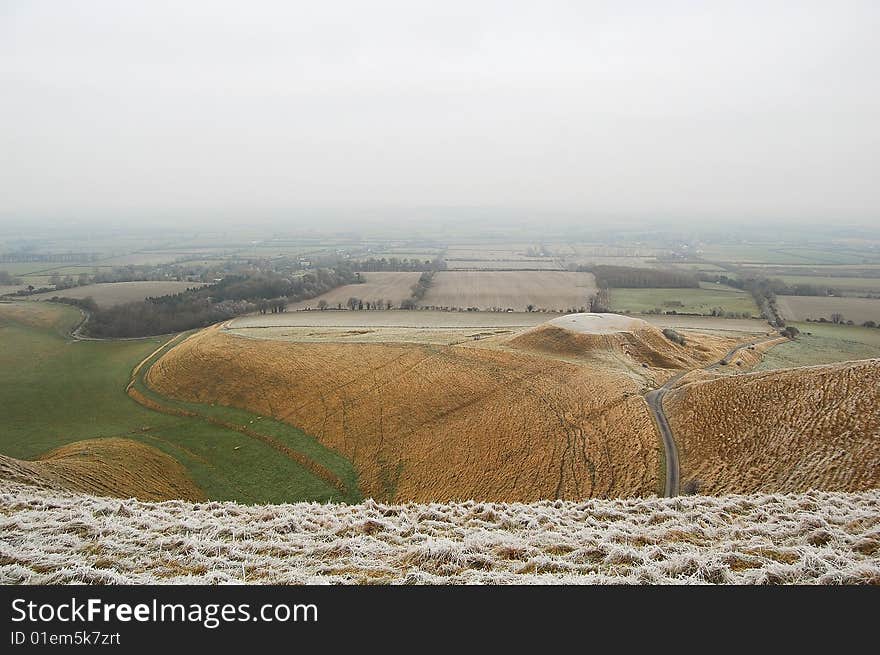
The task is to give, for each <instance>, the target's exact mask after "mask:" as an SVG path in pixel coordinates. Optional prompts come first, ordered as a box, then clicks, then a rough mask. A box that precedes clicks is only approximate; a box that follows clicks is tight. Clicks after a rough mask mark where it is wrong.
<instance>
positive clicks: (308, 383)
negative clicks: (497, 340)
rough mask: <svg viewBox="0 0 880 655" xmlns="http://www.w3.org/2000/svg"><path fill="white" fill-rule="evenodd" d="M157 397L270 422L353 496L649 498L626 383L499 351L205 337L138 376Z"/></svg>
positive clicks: (647, 437) (645, 414)
mask: <svg viewBox="0 0 880 655" xmlns="http://www.w3.org/2000/svg"><path fill="white" fill-rule="evenodd" d="M146 381H147V383H148V385H149V386H150V387H151V388H152V389H154V390H155V391H157V392H158V393H160V394H162V395H164V396H167V397H171V398H175V399H178V400H183V401H191V402H200V403H217V404H220V405H226V406H232V407H238V408H242V409H247V410H249V411H252V412H255V413H257V414H260V415H262V416H271V417H274V418H276V419H279V420H282V421H287V422H288V423H290V424H292V425H294V426H296V427H298V428H300V429H302V430H303V431H304V432H306V433H308V434H310V435H312V436H313V437H315V438H316V439H317V440H318V441H320V442H321V443H322V444H323V445H325V446H327V447H329V448H332V449H334V450H335V451H337V452H338V453H340V454H342V455H343V456H344V457H346V458H348V459H349V460H350V461H351V462H352V463H353V465H354V466H355V468H356V470H357V472H358V483H359V487H360V490H361V492H362V493H363V495H364V496H367V497H373V498H376V499H382V500H388V501H426V502H427V501H444V500H456V499H462V498H477V499H480V500H498V501H532V500H540V499H545V498H568V499H581V498H588V497H594V496H605V497H608V496H638V495H647V494H653V493H656V492H657V490H658V485H659V481H658V474H659V468H660V467H659V442H658V440H657V436H656V433H655V431H654V424H653V421H652V419H651V415H650V413H649V411H648V409H647V406H646V405H645V403H644V401H643V400H642V398H641V396H640V394H639V384H638V382H636V381H634V380H633V379H631V378H630V377H629V376H628V375H627V374H626V373H624V372H622V371H621V370H620V369H619V368H618V369H617V370H616V371H614V370H611V369H598V368H595V367H588V366H583V365H578V364H576V363H571V362H564V361H559V360H558V359H551V358H548V357H538V356H535V355H534V354H530V353H519V352H513V351H510V350H504V349H483V348H477V347H465V346H446V345H436V344H433V345H431V344H415V343H381V344H380V343H333V342H290V341H270V340H254V339H247V338H242V337H237V336H231V335H229V334H227V333H224V332H222V331H220V330H217V329H208V330H205V331H203V332H201V333H198V334H196V335H194V336H192V337H190V338H189V339H187V340H186V341H184V342H182V343H181V344H180V345H177V346H175V347H174V348H173V349H171V350H170V351H169V352H168V353H166V354H165V355H164V356H163V357H162V358H161V359H159V361H158V362H157V363H156V364H154V365H153V366H152V367H151V369H150V371H149V373H148V374H147V376H146Z"/></svg>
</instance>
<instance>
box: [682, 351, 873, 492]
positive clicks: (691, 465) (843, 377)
mask: <svg viewBox="0 0 880 655" xmlns="http://www.w3.org/2000/svg"><path fill="white" fill-rule="evenodd" d="M701 377H702V379H699V378H701ZM688 380H695V381H693V382H691V383H690V384H685V385H683V386H682V387H680V388H678V389H676V390H674V391H672V392H670V394H669V395H668V396H667V399H666V402H665V408H666V412H667V414H668V415H669V420H670V424H671V426H672V429H673V432H674V433H675V438H676V441H677V443H678V449H679V457H680V460H681V480H682V483H683V484H686V483H687V482H688V481H690V480H693V479H698V480H699V481H700V483H701V485H702V486H701V488H700V490H701V493H712V494H720V493H753V492H774V493H775V492H800V491H806V490H809V489H823V490H829V491H861V490H866V489H872V488H875V487H877V486H878V485H880V360H876V359H875V360H864V361H858V362H847V363H843V364H835V365H828V366H816V367H809V368H795V369H785V370H779V371H771V372H767V373H750V374H746V375H738V376H725V377H721V378H717V377H716V378H714V379H713V378H711V377H709V376H708V375H706V374H704V375H703V376H695V375H689V376H688V377H687V378H686V379H685V381H688Z"/></svg>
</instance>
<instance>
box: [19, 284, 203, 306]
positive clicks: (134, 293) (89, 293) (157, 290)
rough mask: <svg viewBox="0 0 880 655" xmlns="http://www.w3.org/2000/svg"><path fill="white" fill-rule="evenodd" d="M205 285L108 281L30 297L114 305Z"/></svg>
mask: <svg viewBox="0 0 880 655" xmlns="http://www.w3.org/2000/svg"><path fill="white" fill-rule="evenodd" d="M200 286H203V285H202V283H201V282H107V283H101V284H87V285H86V286H84V287H73V288H72V289H62V290H61V291H47V292H45V293H38V294H35V295H33V296H29V298H31V299H33V300H46V299H48V298H52V297H54V296H59V297H63V298H88V297H91V298H93V299H94V301H95V302H96V303H98V305H99V306H101V307H112V306H113V305H122V304H124V303H127V302H139V301H141V300H144V299H145V298H151V297H156V296H166V295H171V294H175V293H180V292H182V291H186V290H187V289H192V288H193V287H200Z"/></svg>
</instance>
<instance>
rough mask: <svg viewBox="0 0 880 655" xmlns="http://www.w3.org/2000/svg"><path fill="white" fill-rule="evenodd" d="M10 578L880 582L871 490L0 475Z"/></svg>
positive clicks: (1, 552) (0, 553) (6, 577)
mask: <svg viewBox="0 0 880 655" xmlns="http://www.w3.org/2000/svg"><path fill="white" fill-rule="evenodd" d="M0 508H2V511H0V582H2V583H5V584H8V583H70V582H79V583H135V584H136V583H155V582H162V583H239V582H247V583H456V584H458V583H707V582H708V583H819V584H836V583H847V584H852V583H874V584H877V583H880V490H874V491H869V492H863V493H856V494H847V493H825V492H811V493H806V494H792V495H753V496H724V497H719V498H715V497H705V496H693V497H679V498H667V499H664V498H649V499H632V500H591V501H586V502H561V501H558V502H553V501H546V502H538V503H531V504H492V503H479V502H462V503H450V504H430V505H421V504H409V505H393V506H392V505H382V504H378V503H375V502H372V501H367V502H365V503H362V504H360V505H318V504H305V503H301V504H294V505H263V506H244V505H238V504H235V503H228V502H222V503H221V502H211V503H199V504H193V503H188V502H183V501H171V502H164V503H147V502H138V501H135V500H118V499H113V498H96V497H92V496H84V495H78V494H72V493H67V492H63V491H54V490H45V489H37V488H35V487H31V486H26V485H21V484H17V483H9V482H0Z"/></svg>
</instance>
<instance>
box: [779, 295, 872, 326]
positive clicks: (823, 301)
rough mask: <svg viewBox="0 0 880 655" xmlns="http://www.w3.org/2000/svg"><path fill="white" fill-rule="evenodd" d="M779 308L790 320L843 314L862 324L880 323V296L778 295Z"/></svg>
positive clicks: (846, 318) (848, 318) (815, 318)
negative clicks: (868, 322) (867, 322)
mask: <svg viewBox="0 0 880 655" xmlns="http://www.w3.org/2000/svg"><path fill="white" fill-rule="evenodd" d="M776 302H777V305H778V306H779V310H780V311H781V312H782V315H783V317H784V318H785V319H786V320H788V321H806V320H807V319H808V318H809V319H813V320H817V319H820V318H825V319H829V320H830V319H831V315H832V314H835V313H838V314H843V318H844V320H851V321H854V322H855V323H856V324H857V325H861V324H862V323H864V322H865V321H875V322H878V323H880V298H839V297H833V296H778V297H777V298H776Z"/></svg>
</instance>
